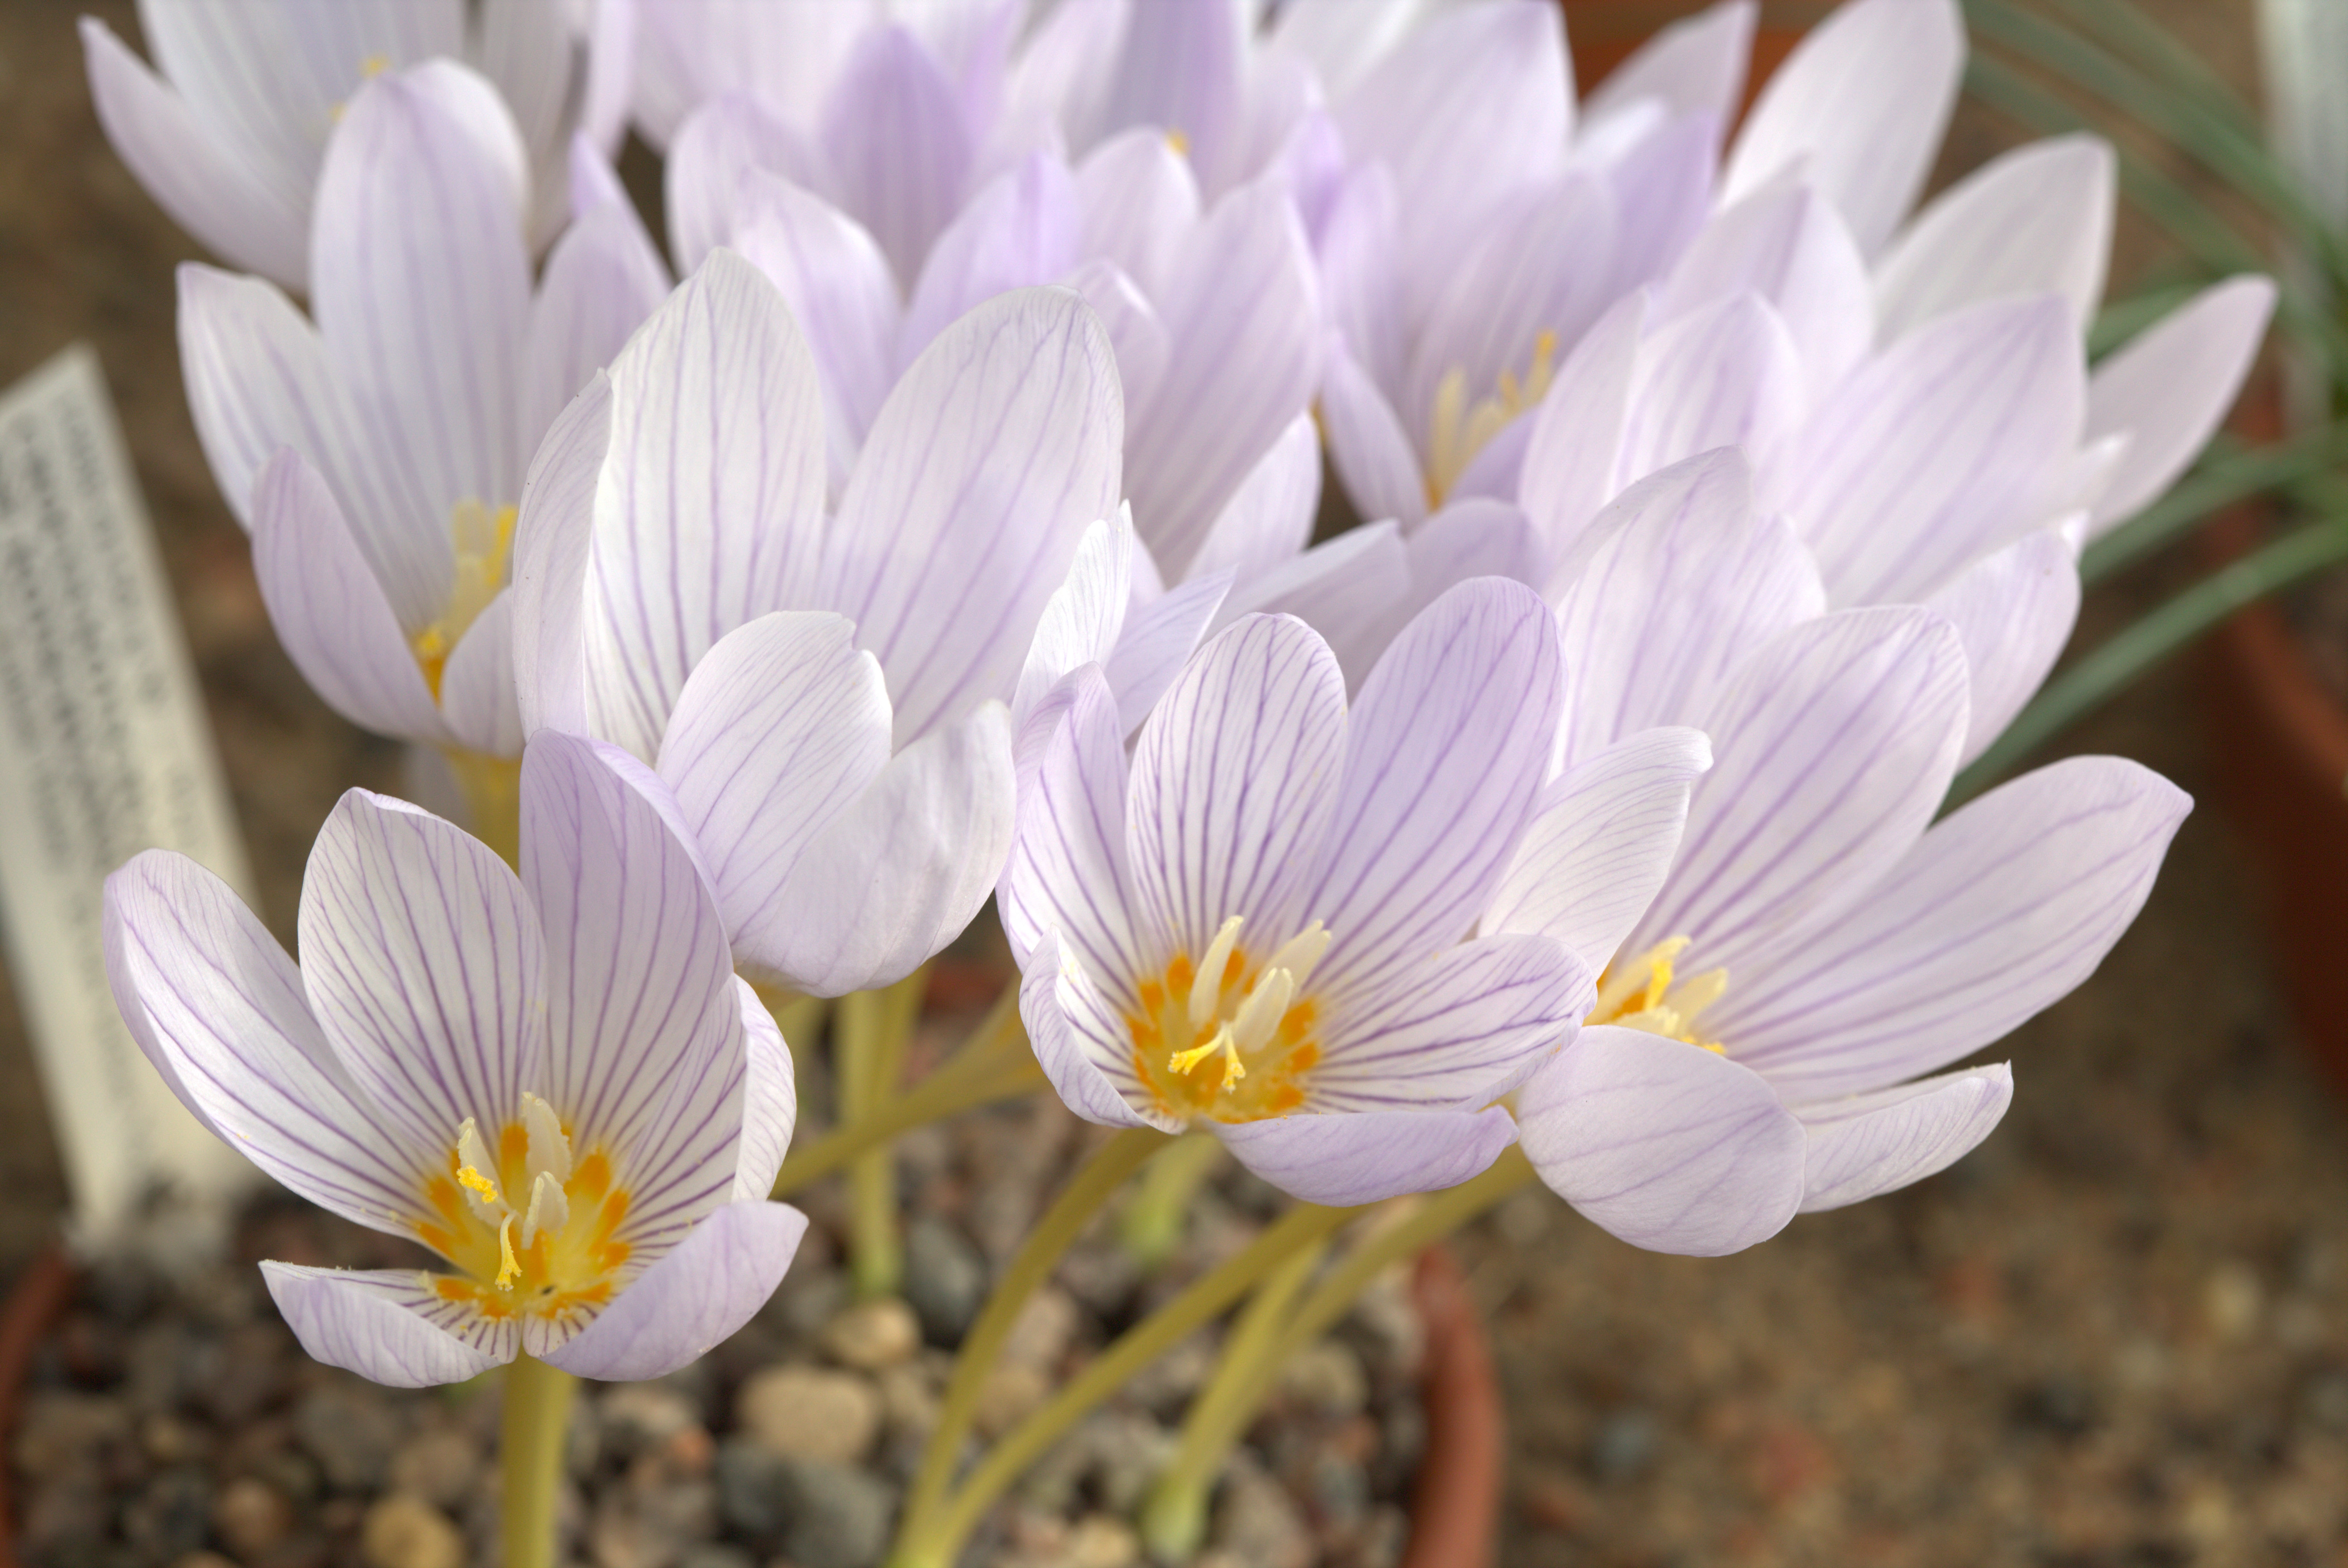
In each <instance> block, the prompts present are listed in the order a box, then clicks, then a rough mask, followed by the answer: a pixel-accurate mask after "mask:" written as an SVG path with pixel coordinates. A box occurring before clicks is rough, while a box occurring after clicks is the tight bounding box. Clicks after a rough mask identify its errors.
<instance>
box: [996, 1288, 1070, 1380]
mask: <svg viewBox="0 0 2348 1568" xmlns="http://www.w3.org/2000/svg"><path fill="white" fill-rule="evenodd" d="M1082 1315H1083V1314H1082V1312H1081V1310H1080V1309H1079V1308H1078V1307H1077V1305H1076V1298H1075V1297H1073V1296H1071V1295H1068V1293H1067V1292H1066V1291H1064V1290H1061V1289H1058V1288H1057V1287H1056V1286H1053V1285H1045V1287H1044V1288H1043V1289H1042V1290H1039V1291H1037V1292H1036V1293H1035V1295H1031V1296H1029V1297H1028V1298H1027V1303H1026V1305H1024V1306H1022V1307H1021V1308H1020V1309H1019V1315H1018V1316H1016V1317H1014V1318H1013V1319H1012V1320H1011V1332H1010V1333H1009V1334H1008V1335H1006V1336H1004V1341H1003V1355H1002V1362H1003V1364H1004V1365H1006V1366H1013V1367H1034V1368H1035V1369H1036V1370H1037V1371H1039V1372H1051V1371H1054V1370H1056V1368H1057V1367H1059V1365H1060V1363H1061V1361H1062V1360H1064V1359H1065V1358H1066V1356H1067V1354H1068V1346H1070V1345H1071V1344H1073V1343H1074V1342H1075V1340H1076V1323H1077V1320H1078V1319H1079V1318H1080V1317H1081V1316H1082Z"/></svg>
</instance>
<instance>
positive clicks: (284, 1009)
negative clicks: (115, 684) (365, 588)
mask: <svg viewBox="0 0 2348 1568" xmlns="http://www.w3.org/2000/svg"><path fill="white" fill-rule="evenodd" d="M521 793H522V818H521V820H522V828H521V859H520V865H521V870H520V876H519V877H517V876H516V875H515V873H514V872H513V871H511V870H510V869H509V868H508V867H507V865H506V863H505V862H504V861H502V860H500V859H499V857H498V856H497V855H496V854H495V853H494V852H492V851H490V850H489V848H487V847H486V846H485V845H483V844H481V843H479V841H475V840H473V839H471V838H469V837H468V836H467V835H466V834H465V833H464V832H462V831H461V830H458V829H457V828H456V827H454V826H452V825H451V824H449V823H448V822H445V821H442V820H440V819H438V818H437V817H433V816H430V815H428V814H427V813H425V812H423V811H421V810H417V808H415V807H413V806H410V805H407V804H406V803H404V802H402V801H398V800H394V799H387V798H386V797H383V796H379V795H373V794H370V793H368V792H367V791H366V790H364V789H354V790H352V791H350V793H348V794H347V795H345V796H344V797H343V799H342V802H341V804H339V805H338V806H337V807H336V808H335V811H334V814H333V815H332V816H331V817H329V818H328V819H327V821H326V825H325V827H324V830H322V831H321V832H320V834H319V837H318V841H317V844H316V847H315V848H314V850H313V851H311V856H310V866H309V872H308V874H307V875H306V877H305V878H304V882H303V887H302V916H301V935H302V964H301V966H300V967H299V968H298V969H297V968H296V967H295V966H294V964H293V960H292V959H290V958H288V957H287V956H286V954H285V953H284V950H283V949H282V948H280V947H279V946H278V945H277V944H276V943H275V942H274V941H273V940H272V938H271V937H270V935H269V934H268V932H267V931H266V930H265V929H264V928H263V925H262V923H261V922H260V921H259V920H258V919H257V918H255V917H254V915H253V914H252V912H251V911H250V910H248V909H246V908H245V907H244V906H243V905H242V904H241V903H238V902H237V899H236V895H235V894H234V893H232V892H230V891H229V889H228V888H227V886H226V885H225V884H223V883H222V882H221V881H220V880H219V879H218V878H216V877H214V876H212V875H211V873H210V872H206V871H204V870H203V869H202V868H201V867H200V866H198V865H197V864H196V863H195V862H194V861H191V860H189V859H187V858H186V857H185V856H183V855H178V854H174V853H171V852H170V851H161V850H150V851H147V852H145V853H144V854H141V855H139V856H138V857H137V858H136V859H134V860H132V861H130V862H129V864H128V865H126V866H124V867H123V868H122V869H121V870H120V871H118V872H115V873H114V875H113V876H112V877H110V878H108V881H107V884H106V923H105V929H106V958H107V974H108V977H109V978H110V980H111V981H112V983H113V986H114V994H115V997H116V1000H117V1001H118V1004H119V1005H120V1006H121V1009H122V1015H123V1017H124V1019H125V1020H126V1021H127V1022H128V1023H129V1026H130V1031H131V1034H132V1035H133V1036H134V1037H136V1038H137V1039H138V1041H139V1046H140V1047H141V1048H142V1049H144V1050H145V1052H146V1053H147V1057H148V1059H149V1060H150V1061H151V1062H153V1063H154V1064H155V1068H156V1069H157V1070H158V1071H160V1073H162V1075H163V1076H164V1078H166V1079H167V1080H169V1081H170V1085H171V1087H172V1088H173V1089H174V1090H175V1091H177V1092H178V1094H179V1096H180V1099H181V1100H183V1101H184V1102H186V1104H187V1106H188V1109H190V1110H191V1111H193V1112H194V1113H195V1115H196V1116H197V1117H198V1118H199V1119H201V1120H202V1121H203V1123H204V1124H205V1125H206V1126H207V1127H209V1128H211V1130H212V1131H213V1132H215V1133H216V1134H218V1135H219V1137H220V1138H221V1140H222V1141H224V1142H226V1143H227V1144H228V1145H229V1146H230V1147H231V1148H233V1149H235V1150H238V1151H239V1152H240V1153H242V1154H244V1155H245V1156H247V1157H248V1158H249V1159H251V1160H252V1161H253V1162H254V1163H255V1164H257V1165H259V1166H260V1167H261V1168H262V1169H263V1171H267V1172H268V1173H269V1174H270V1175H272V1176H273V1177H275V1178H276V1179H277V1180H278V1181H282V1182H283V1183H284V1184H285V1185H286V1186H287V1187H289V1188H291V1189H293V1191H296V1192H299V1193H300V1194H302V1195H303V1196H304V1197H305V1198H308V1199H309V1200H310V1201H311V1202H314V1203H317V1204H318V1205H320V1206H321V1207H323V1208H325V1209H330V1210H332V1211H333V1212H335V1213H337V1214H340V1215H342V1216H343V1217H344V1218H345V1219H348V1220H351V1221H354V1222H357V1223H359V1224H362V1225H366V1226H368V1227H369V1228H371V1229H374V1230H377V1231H382V1232H385V1233H388V1234H391V1235H396V1236H406V1237H407V1238H409V1239H411V1240H414V1241H417V1242H420V1243H423V1244H424V1245H425V1246H427V1247H428V1248H430V1249H431V1250H432V1251H434V1252H436V1253H438V1254H439V1255H440V1256H441V1257H442V1258H443V1259H445V1260H446V1261H447V1264H448V1269H447V1270H446V1271H427V1270H414V1269H383V1270H371V1271H366V1272H348V1271H345V1270H340V1269H324V1268H312V1267H306V1266H304V1265H300V1264H283V1263H264V1264H262V1265H261V1267H262V1273H263V1277H264V1278H265V1279H266V1280H267V1281H268V1284H269V1289H270V1294H271V1295H273V1296H274V1297H275V1298H276V1300H277V1305H278V1309H279V1310H280V1311H281V1312H283V1314H284V1315H285V1320H286V1322H287V1324H288V1325H290V1326H292V1328H293V1332H294V1334H295V1335H296V1336H298V1337H299V1338H300V1339H301V1341H302V1346H303V1348H304V1349H305V1350H307V1351H308V1352H309V1353H310V1354H311V1355H312V1356H314V1357H317V1358H318V1359H319V1360H321V1361H324V1362H328V1363H331V1364H332V1365H334V1366H337V1367H348V1368H350V1369H351V1370H352V1371H354V1372H357V1373H359V1374H360V1375H361V1376H363V1377H371V1378H373V1379H375V1380H376V1382H378V1383H389V1384H394V1385H396V1386H400V1387H417V1386H419V1385H425V1384H432V1383H454V1382H458V1381H460V1380H462V1379H464V1378H467V1377H473V1376H475V1375H477V1374H479V1373H480V1372H483V1371H486V1370H487V1369H489V1367H495V1366H497V1365H499V1363H502V1362H508V1361H511V1360H513V1359H514V1357H516V1356H518V1355H520V1354H523V1353H527V1354H529V1355H530V1356H533V1357H538V1358H539V1359H541V1360H544V1361H548V1362H551V1363H552V1364H554V1365H555V1366H557V1367H562V1368H563V1369H565V1370H566V1371H570V1372H574V1373H577V1374H580V1375H581V1376H582V1377H600V1378H633V1377H659V1376H661V1375H662V1374H663V1373H665V1372H670V1371H673V1370H675V1368H677V1367H681V1366H683V1365H685V1363H686V1362H688V1361H690V1360H692V1359H693V1358H694V1357H696V1356H699V1355H701V1354H702V1353H703V1352H705V1351H706V1350H707V1349H708V1348H709V1347H710V1346H712V1345H714V1344H716V1342H717V1341H718V1340H720V1339H723V1338H724V1337H725V1336H727V1335H729V1334H731V1333H732V1332H733V1331H734V1330H735V1329H736V1328H738V1327H740V1326H742V1324H743V1323H745V1322H746V1321H747V1320H748V1318H749V1316H750V1315H751V1314H752V1313H754V1312H756V1311H757V1309H758V1307H759V1305H761V1304H762V1303H764V1302H765V1301H766V1299H767V1296H768V1295H770V1294H772V1293H773V1291H774V1288H775V1286H776V1284H778V1282H779V1281H780V1280H781V1278H782V1275H783V1272H784V1270H785V1269H786V1268H788V1266H789V1264H790V1259H791V1254H792V1253H793V1251H794V1250H795V1249H796V1248H797V1246H798V1240H799V1237H800V1235H801V1234H802V1233H803V1232H804V1231H805V1229H806V1226H807V1220H806V1216H804V1215H802V1214H801V1213H799V1212H798V1211H797V1210H795V1209H791V1208H789V1207H788V1206H786V1205H784V1204H781V1203H775V1202H767V1189H768V1188H769V1186H770V1185H771V1184H772V1183H773V1181H774V1177H775V1172H776V1171H777V1169H778V1167H779V1166H780V1164H781V1162H782V1157H783V1150H784V1149H785V1147H786V1146H787V1145H788V1143H789V1141H790V1137H791V1126H792V1121H793V1119H794V1115H795V1105H794V1100H793V1091H792V1082H791V1060H790V1054H789V1051H788V1048H787V1047H785V1045H784V1042H783V1039H782V1037H781V1036H780V1035H779V1034H778V1033H777V1032H776V1029H775V1026H774V1023H773V1021H772V1020H771V1019H770V1018H769V1017H768V1016H767V1010H766V1008H765V1007H764V1006H761V1005H760V1003H759V1001H758V999H757V995H756V994H755V993H753V992H752V991H751V989H750V988H749V986H748V985H746V984H744V983H743V982H742V981H740V980H737V979H736V978H735V976H734V972H733V965H732V964H731V962H730V960H729V958H728V954H727V952H726V931H725V924H724V922H723V921H722V920H721V919H720V917H719V915H718V913H717V907H716V903H715V901H714V899H713V898H712V896H711V893H710V891H709V887H708V884H707V882H705V879H704V877H703V874H702V872H701V870H700V867H699V865H698V864H697V862H696V861H695V857H694V854H693V851H692V848H691V846H690V845H688V844H687V843H686V842H685V841H683V840H681V839H680V838H678V837H677V836H676V834H675V832H673V831H672V830H671V829H670V828H669V826H668V820H669V818H670V817H671V816H672V815H673V814H674V812H675V803H674V802H673V801H670V800H668V799H665V791H664V789H662V787H661V785H660V783H659V781H658V780H656V779H650V778H648V777H646V776H645V775H644V772H643V769H641V768H639V767H637V766H636V765H635V764H634V763H633V762H632V761H630V760H629V759H628V758H625V757H624V756H620V755H617V754H614V753H613V752H612V750H611V749H610V748H602V747H599V746H597V745H595V744H594V743H592V742H588V741H582V740H578V739H575V738H570V737H566V736H560V735H547V736H541V737H540V738H538V739H537V740H536V741H535V742H534V743H533V744H532V745H531V747H530V752H529V755H528V756H527V757H526V758H524V760H523V765H522V775H521Z"/></svg>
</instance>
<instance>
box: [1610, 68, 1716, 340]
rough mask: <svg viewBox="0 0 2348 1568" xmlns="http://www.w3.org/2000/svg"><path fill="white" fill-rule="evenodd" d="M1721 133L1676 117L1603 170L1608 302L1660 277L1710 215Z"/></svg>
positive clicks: (1710, 121)
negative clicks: (1609, 212)
mask: <svg viewBox="0 0 2348 1568" xmlns="http://www.w3.org/2000/svg"><path fill="white" fill-rule="evenodd" d="M1719 146H1720V125H1719V121H1717V120H1716V119H1714V118H1713V117H1712V116H1711V115H1710V114H1708V113H1701V114H1689V115H1683V116H1681V117H1680V118H1679V119H1674V120H1673V121H1672V122H1671V123H1670V124H1668V125H1666V126H1664V127H1663V129H1661V130H1659V131H1657V132H1655V133H1654V134H1653V135H1652V136H1649V137H1647V138H1645V139H1643V140H1642V141H1641V142H1640V143H1639V144H1638V145H1637V146H1635V147H1633V148H1632V150H1630V151H1629V152H1627V153H1625V154H1623V155H1622V157H1621V158H1619V159H1617V160H1614V161H1613V162H1612V164H1610V165H1608V166H1607V168H1606V170H1605V180H1606V186H1607V190H1608V192H1609V193H1610V194H1611V195H1612V197H1613V199H1614V247H1613V256H1612V266H1613V283H1612V285H1611V286H1610V287H1609V289H1608V290H1607V299H1608V300H1609V301H1610V302H1611V301H1612V299H1613V298H1614V296H1616V295H1618V294H1622V293H1623V292H1624V291H1626V290H1629V289H1633V288H1637V287H1638V286H1639V285H1641V284H1646V283H1651V282H1653V281H1654V280H1655V279H1657V278H1659V277H1661V276H1662V275H1663V273H1664V271H1665V270H1666V269H1667V268H1669V267H1670V266H1671V264H1672V263H1673V262H1676V261H1677V260H1679V258H1680V257H1681V255H1682V254H1684V253H1685V252H1686V250H1687V248H1688V245H1689V243H1690V242H1693V241H1694V239H1695V237H1696V235H1697V234H1698V233H1699V232H1702V231H1703V229H1704V222H1705V220H1706V219H1708V218H1709V217H1711V215H1712V183H1713V175H1714V173H1715V170H1716V168H1717V162H1718V149H1719Z"/></svg>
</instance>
